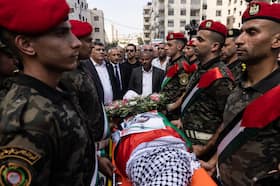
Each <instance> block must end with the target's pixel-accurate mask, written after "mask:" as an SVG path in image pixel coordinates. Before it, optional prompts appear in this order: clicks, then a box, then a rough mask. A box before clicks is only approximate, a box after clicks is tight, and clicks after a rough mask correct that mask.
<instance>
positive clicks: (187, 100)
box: [181, 84, 199, 113]
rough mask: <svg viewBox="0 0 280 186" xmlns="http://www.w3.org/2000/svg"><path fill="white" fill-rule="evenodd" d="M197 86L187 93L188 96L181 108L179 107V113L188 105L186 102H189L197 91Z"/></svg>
mask: <svg viewBox="0 0 280 186" xmlns="http://www.w3.org/2000/svg"><path fill="white" fill-rule="evenodd" d="M198 89H199V88H198V84H197V85H196V86H195V87H194V88H193V89H192V91H191V92H190V93H189V95H188V96H187V97H186V99H185V100H184V102H183V104H182V106H181V113H182V112H183V111H184V108H185V106H186V105H187V104H188V102H189V101H190V100H191V98H192V97H193V95H194V93H195V92H196V91H197V90H198Z"/></svg>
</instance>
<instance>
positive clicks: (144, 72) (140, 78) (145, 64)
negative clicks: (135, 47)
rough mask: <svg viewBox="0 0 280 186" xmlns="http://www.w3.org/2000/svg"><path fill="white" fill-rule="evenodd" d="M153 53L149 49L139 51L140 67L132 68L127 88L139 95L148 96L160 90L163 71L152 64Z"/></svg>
mask: <svg viewBox="0 0 280 186" xmlns="http://www.w3.org/2000/svg"><path fill="white" fill-rule="evenodd" d="M152 59H153V54H152V53H151V52H149V51H142V52H141V53H140V62H141V64H142V66H141V67H137V68H134V69H133V70H132V74H131V77H130V81H129V86H128V87H129V90H133V91H135V92H136V93H137V94H139V95H141V96H148V95H149V94H152V93H154V92H159V91H160V85H161V83H162V80H163V78H164V71H163V70H161V69H159V68H157V67H153V66H152Z"/></svg>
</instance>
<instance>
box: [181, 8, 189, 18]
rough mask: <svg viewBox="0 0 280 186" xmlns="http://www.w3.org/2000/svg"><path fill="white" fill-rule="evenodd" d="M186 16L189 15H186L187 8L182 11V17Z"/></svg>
mask: <svg viewBox="0 0 280 186" xmlns="http://www.w3.org/2000/svg"><path fill="white" fill-rule="evenodd" d="M186 14H187V13H186V9H185V8H183V9H181V12H180V15H182V16H184V15H186Z"/></svg>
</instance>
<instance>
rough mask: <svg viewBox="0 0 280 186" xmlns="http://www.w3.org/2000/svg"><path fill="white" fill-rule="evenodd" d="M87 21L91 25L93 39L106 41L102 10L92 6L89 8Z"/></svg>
mask: <svg viewBox="0 0 280 186" xmlns="http://www.w3.org/2000/svg"><path fill="white" fill-rule="evenodd" d="M89 14H90V18H89V22H90V23H91V24H92V25H93V32H92V38H93V40H94V41H99V42H102V43H104V44H105V43H106V32H105V27H104V14H103V11H102V10H98V9H97V8H94V9H92V10H89Z"/></svg>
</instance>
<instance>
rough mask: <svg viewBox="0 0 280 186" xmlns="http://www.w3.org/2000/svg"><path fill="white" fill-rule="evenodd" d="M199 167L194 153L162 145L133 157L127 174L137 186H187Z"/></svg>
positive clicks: (175, 146) (129, 162)
mask: <svg viewBox="0 0 280 186" xmlns="http://www.w3.org/2000/svg"><path fill="white" fill-rule="evenodd" d="M199 167H200V163H199V161H198V160H197V159H196V157H195V155H194V154H193V153H189V152H187V151H186V150H185V149H184V148H182V147H178V145H162V146H157V147H152V148H148V149H145V150H144V151H142V152H141V153H137V155H136V156H133V159H130V160H129V161H128V163H127V168H126V173H127V175H128V177H129V179H130V180H131V181H132V183H133V185H135V186H159V185H162V186H187V185H189V184H190V181H191V178H192V175H193V172H194V170H195V169H197V168H199Z"/></svg>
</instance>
